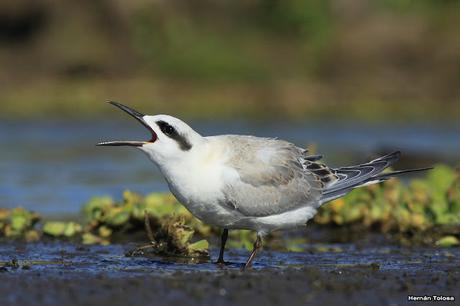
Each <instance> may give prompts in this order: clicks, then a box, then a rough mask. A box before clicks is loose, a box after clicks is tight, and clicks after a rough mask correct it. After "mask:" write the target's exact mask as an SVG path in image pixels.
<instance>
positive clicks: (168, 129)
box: [158, 121, 176, 136]
mask: <svg viewBox="0 0 460 306" xmlns="http://www.w3.org/2000/svg"><path fill="white" fill-rule="evenodd" d="M158 126H159V127H160V130H161V131H162V132H163V133H164V134H165V135H168V136H171V135H174V134H176V130H175V129H174V128H173V127H172V126H171V125H169V124H168V123H166V122H164V121H159V122H158Z"/></svg>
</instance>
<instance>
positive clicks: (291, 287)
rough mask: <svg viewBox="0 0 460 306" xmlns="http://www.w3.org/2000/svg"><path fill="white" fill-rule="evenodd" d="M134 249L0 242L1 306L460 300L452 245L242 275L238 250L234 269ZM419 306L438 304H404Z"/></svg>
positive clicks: (231, 256)
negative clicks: (436, 297) (413, 297)
mask: <svg viewBox="0 0 460 306" xmlns="http://www.w3.org/2000/svg"><path fill="white" fill-rule="evenodd" d="M131 247H132V245H111V246H106V247H104V246H82V245H76V244H71V243H62V242H54V243H36V244H22V243H3V244H2V245H1V246H0V261H2V266H4V267H3V268H1V273H0V283H1V286H0V305H112V306H113V305H128V304H134V303H135V304H136V305H247V304H251V305H264V306H267V305H306V304H318V305H321V304H322V305H369V304H372V305H406V304H409V302H408V295H421V296H423V295H428V296H431V295H444V296H454V297H455V298H456V301H455V302H442V304H449V305H455V304H458V303H459V300H458V299H459V298H460V296H458V288H459V285H460V271H459V270H460V269H458V267H459V266H460V250H459V249H458V248H456V249H455V248H454V249H449V250H442V249H435V248H403V247H397V246H384V245H379V246H367V247H355V246H354V245H351V244H331V245H320V246H318V245H312V246H311V248H309V249H308V250H307V251H306V252H299V253H284V252H275V251H264V252H263V253H262V254H261V256H260V257H259V258H258V261H257V263H256V264H255V267H254V269H253V270H250V271H245V272H241V271H240V263H241V262H243V261H244V258H245V256H246V255H247V254H246V251H244V250H230V251H229V252H228V254H227V255H228V256H227V259H228V260H230V262H231V263H230V264H229V265H227V266H225V267H223V268H219V267H217V266H216V265H214V264H213V263H212V262H204V263H184V262H180V261H178V260H177V259H174V260H173V259H167V258H158V257H149V258H145V257H136V258H128V257H125V256H124V255H123V254H124V252H125V251H126V250H128V249H129V248H131ZM338 249H340V251H337V250H338ZM216 251H217V250H213V254H212V255H213V257H215V255H216ZM419 303H423V305H430V304H433V305H434V304H436V305H440V303H439V302H410V304H419Z"/></svg>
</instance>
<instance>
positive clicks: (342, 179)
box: [320, 151, 432, 204]
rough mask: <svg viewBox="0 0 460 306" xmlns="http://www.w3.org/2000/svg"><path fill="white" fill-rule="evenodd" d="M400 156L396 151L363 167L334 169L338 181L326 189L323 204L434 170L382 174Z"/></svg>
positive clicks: (423, 169) (322, 198)
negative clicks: (354, 192)
mask: <svg viewBox="0 0 460 306" xmlns="http://www.w3.org/2000/svg"><path fill="white" fill-rule="evenodd" d="M400 156H401V152H399V151H396V152H393V153H390V154H388V155H385V156H382V157H379V158H377V159H374V160H373V161H370V162H368V163H365V164H362V165H357V166H349V167H341V168H337V169H332V170H333V172H334V173H335V175H336V176H337V177H338V180H337V181H335V182H334V183H332V184H331V185H329V186H328V187H326V189H324V191H323V195H322V197H321V199H320V202H321V204H324V203H326V202H329V201H332V200H334V199H337V198H340V197H342V196H344V195H345V194H347V193H348V192H350V191H351V190H353V189H355V188H358V187H361V186H366V185H371V184H375V183H380V182H383V181H386V180H388V179H390V178H392V177H396V176H399V175H401V174H405V173H410V172H417V171H426V170H430V169H432V168H430V167H429V168H419V169H409V170H400V171H393V172H387V173H382V171H383V170H385V169H386V168H388V167H389V166H391V165H392V164H394V163H395V162H396V161H398V160H399V158H400Z"/></svg>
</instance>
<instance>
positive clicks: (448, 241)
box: [436, 236, 460, 247]
mask: <svg viewBox="0 0 460 306" xmlns="http://www.w3.org/2000/svg"><path fill="white" fill-rule="evenodd" d="M459 244H460V241H459V240H458V238H457V237H455V236H445V237H442V238H441V239H439V240H438V241H436V245H437V246H440V247H452V246H457V245H459Z"/></svg>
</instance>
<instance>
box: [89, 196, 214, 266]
mask: <svg viewBox="0 0 460 306" xmlns="http://www.w3.org/2000/svg"><path fill="white" fill-rule="evenodd" d="M83 214H84V216H85V220H86V222H87V226H86V231H85V233H84V234H83V236H82V239H83V240H82V241H83V243H85V244H95V243H97V244H108V243H110V241H111V238H112V236H113V235H114V234H117V233H119V232H123V231H125V230H129V231H131V232H133V231H136V230H143V229H144V223H145V224H146V225H147V224H148V226H147V229H148V231H147V232H148V233H149V235H148V236H149V239H150V245H149V249H150V250H153V252H154V253H156V254H159V255H174V256H188V257H203V256H208V242H207V241H206V240H200V241H197V242H194V243H192V239H193V236H194V234H195V233H198V234H199V235H201V236H209V235H210V233H211V228H210V227H209V226H207V225H204V224H203V223H201V222H199V221H198V220H196V219H195V218H194V217H193V216H192V214H191V213H190V212H188V211H187V210H186V209H185V208H184V207H183V206H182V205H180V204H179V203H178V202H177V200H176V199H175V198H174V197H173V196H172V195H171V194H166V193H152V194H149V195H147V196H145V197H142V196H141V195H139V194H136V193H133V192H131V191H125V192H124V193H123V199H122V201H121V202H119V203H117V202H115V201H113V199H111V198H108V197H101V198H93V199H91V200H90V201H89V202H88V203H87V204H86V205H85V206H84V207H83ZM144 249H146V248H142V250H144Z"/></svg>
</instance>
